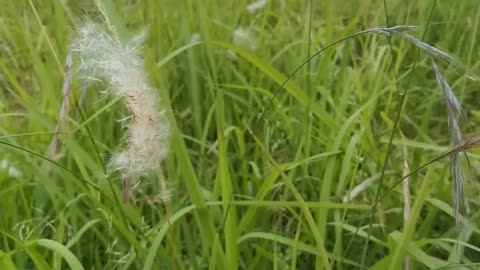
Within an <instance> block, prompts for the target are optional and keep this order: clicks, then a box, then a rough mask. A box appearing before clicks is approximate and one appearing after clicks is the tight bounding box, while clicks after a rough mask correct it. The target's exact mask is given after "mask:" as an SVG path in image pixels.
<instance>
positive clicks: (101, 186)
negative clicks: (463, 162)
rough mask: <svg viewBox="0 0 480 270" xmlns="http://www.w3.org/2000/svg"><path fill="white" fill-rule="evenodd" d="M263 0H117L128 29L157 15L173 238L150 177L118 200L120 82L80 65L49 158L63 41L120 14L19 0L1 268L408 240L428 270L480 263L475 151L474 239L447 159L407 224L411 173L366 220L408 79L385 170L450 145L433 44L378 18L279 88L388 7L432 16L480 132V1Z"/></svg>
mask: <svg viewBox="0 0 480 270" xmlns="http://www.w3.org/2000/svg"><path fill="white" fill-rule="evenodd" d="M252 2H254V1H240V0H239V1H225V0H206V1H194V0H190V1H189V0H176V1H172V0H160V1H158V0H143V1H134V0H128V1H127V0H122V1H102V3H103V5H104V6H105V8H106V10H107V13H108V15H109V18H110V20H111V22H112V23H113V24H114V25H115V27H116V28H117V29H118V30H119V32H120V33H121V35H122V36H123V37H124V38H125V40H126V41H128V40H129V39H130V38H132V37H134V36H135V35H136V34H138V33H141V32H142V31H145V33H146V38H145V45H144V47H143V49H142V52H141V54H142V55H143V57H144V60H145V68H146V70H147V71H148V75H149V79H150V81H151V82H152V84H153V85H154V86H155V87H156V88H157V89H158V92H159V94H160V96H161V97H162V100H163V105H164V106H166V108H168V110H169V117H170V121H171V123H172V125H173V126H174V128H173V129H174V131H173V134H172V143H171V155H170V157H169V158H168V159H167V160H166V162H165V170H166V176H167V179H168V181H169V183H170V186H171V188H172V194H173V198H172V200H171V201H170V202H169V204H168V206H167V207H168V210H169V211H168V212H169V213H170V219H171V220H170V221H171V222H170V223H171V224H172V226H173V230H171V231H170V232H173V237H169V236H168V235H169V229H168V227H169V226H168V222H167V218H166V210H165V206H164V205H161V204H155V203H154V202H153V198H154V197H155V196H156V195H157V194H156V193H155V192H156V190H158V189H157V188H158V187H157V186H156V185H157V184H156V181H154V180H152V178H151V177H145V179H143V181H142V183H141V185H140V186H139V187H137V188H135V189H134V193H133V197H132V200H131V202H130V203H129V204H123V203H120V200H121V184H120V181H119V180H120V177H119V176H118V175H116V174H115V173H112V172H111V171H109V169H108V168H107V166H106V164H108V161H109V157H110V156H111V155H112V154H113V153H115V152H117V151H118V150H119V149H121V148H122V146H123V144H124V141H125V135H124V129H123V128H122V123H121V122H119V120H120V119H122V118H124V117H125V115H126V111H125V109H124V107H123V106H122V104H121V102H119V99H114V98H111V97H109V96H108V95H103V94H102V93H101V91H103V90H105V89H106V87H107V86H106V85H105V84H103V83H101V82H99V83H98V84H97V83H96V84H92V85H85V82H83V81H82V78H81V77H80V76H79V75H78V73H74V79H73V86H72V94H73V97H72V104H73V105H72V108H71V110H70V114H69V119H68V127H67V129H66V130H64V131H65V133H64V134H62V136H61V138H62V145H61V147H60V156H59V157H58V158H57V159H56V160H52V159H50V157H49V147H50V142H51V140H52V136H53V131H54V129H55V126H56V124H57V122H58V112H59V109H60V104H61V102H62V93H61V87H62V83H63V79H64V68H63V65H64V62H65V58H66V57H67V54H68V50H69V47H70V44H71V42H72V40H74V39H75V37H76V31H77V29H78V28H79V27H80V26H81V25H82V24H83V23H84V22H85V21H90V20H93V21H97V22H99V23H101V22H102V19H101V14H100V12H99V10H98V9H97V6H96V5H95V3H94V2H93V1H89V0H81V1H67V0H63V1H62V0H18V1H14V0H4V1H2V8H1V9H0V36H1V37H2V38H1V39H0V88H1V90H2V91H0V132H1V141H0V143H1V145H2V147H1V150H0V159H1V160H0V198H1V201H0V215H1V218H0V232H1V233H0V235H1V242H0V243H1V244H0V266H1V267H0V268H1V269H173V268H176V269H406V268H405V267H406V266H405V265H404V264H405V263H404V261H403V257H404V256H409V257H410V260H411V262H410V269H479V267H480V266H478V265H477V264H475V263H477V262H480V247H479V246H480V235H479V233H480V232H479V228H478V226H477V224H478V222H479V220H480V211H479V210H478V207H477V206H478V203H479V200H478V199H479V188H480V187H479V185H478V181H477V177H478V175H479V174H478V168H480V167H479V166H480V162H479V161H480V159H479V157H480V156H478V155H476V154H475V153H471V154H470V155H469V161H470V167H467V166H465V172H466V173H465V175H466V178H467V181H466V192H467V199H468V202H469V206H470V214H469V226H468V228H464V229H463V236H462V237H460V240H458V239H459V231H458V230H457V228H456V227H455V220H454V219H453V210H452V207H451V201H452V197H451V180H450V173H449V164H448V160H441V161H439V162H436V163H434V164H432V165H430V166H429V167H428V168H427V169H424V170H421V171H420V172H418V173H416V174H414V175H412V176H411V177H410V178H409V183H410V186H409V189H410V193H411V203H412V207H413V208H412V211H411V216H410V218H409V220H408V221H407V222H406V223H405V224H404V218H403V213H404V209H403V198H404V197H405V192H404V191H403V190H402V186H401V185H399V186H397V187H396V188H394V189H393V190H392V191H391V192H390V193H389V194H388V195H387V196H386V197H385V199H383V200H382V201H381V202H380V203H379V204H378V205H377V206H376V208H375V211H374V215H373V218H372V219H366V221H367V222H363V223H362V222H361V221H362V219H363V218H364V217H365V215H366V214H367V212H368V210H369V208H370V207H371V206H372V205H373V204H374V202H375V199H376V189H377V186H378V185H379V183H378V179H379V178H380V175H381V172H382V170H383V169H384V159H385V155H386V153H387V151H386V149H387V147H388V141H389V137H390V133H391V132H392V129H393V127H394V122H395V115H396V113H397V112H398V110H399V102H400V100H401V98H402V94H403V93H405V90H408V91H407V96H406V102H405V104H404V105H403V109H402V111H401V114H400V116H401V117H400V118H399V126H398V130H396V133H395V134H396V135H395V136H394V140H393V144H392V151H391V154H390V155H389V157H388V162H387V163H386V167H385V177H384V179H383V185H384V186H385V187H386V186H390V185H392V184H393V183H395V182H396V181H398V179H400V178H401V176H402V175H404V174H405V173H406V172H408V171H409V170H413V169H415V168H417V167H419V166H421V165H422V164H425V163H426V162H428V161H429V160H431V159H432V158H434V157H436V156H438V155H439V154H441V153H442V151H444V150H445V149H446V148H447V147H448V123H447V118H446V112H445V105H444V103H443V101H442V95H441V92H440V89H439V88H438V86H437V82H436V81H435V75H434V72H433V70H432V68H431V65H430V62H429V60H428V58H427V57H426V55H424V54H423V53H421V52H419V51H418V50H417V49H416V48H415V47H414V46H412V45H411V44H410V43H408V42H407V41H405V40H402V39H399V38H395V37H394V38H392V39H388V38H386V37H383V36H378V35H373V34H369V35H363V36H360V37H358V38H355V39H352V40H349V41H347V42H344V43H341V44H339V45H337V46H335V47H334V48H332V49H330V50H327V51H326V52H324V53H322V54H321V55H319V56H318V57H316V58H314V59H313V60H312V61H311V62H309V63H308V64H307V65H305V66H304V67H303V68H302V69H301V70H300V71H299V72H298V73H297V74H296V75H295V76H294V77H293V78H292V79H291V80H290V81H289V83H288V84H287V85H285V87H284V88H283V89H282V90H281V91H280V92H279V93H278V95H277V96H275V99H274V100H273V102H272V97H273V96H274V94H275V93H276V91H277V89H278V87H279V85H280V84H281V83H282V82H283V81H284V80H285V79H286V78H287V77H288V76H289V75H290V74H291V73H292V72H293V71H294V70H295V68H297V67H298V66H299V65H301V64H302V63H303V62H304V61H305V60H306V59H307V58H308V57H309V56H310V55H312V54H313V53H314V52H315V51H318V50H319V49H321V48H324V47H325V46H327V45H328V44H330V43H332V42H334V41H335V40H338V39H340V38H343V37H345V36H347V35H349V34H352V33H355V32H358V31H361V30H365V29H368V28H374V27H385V26H386V24H387V18H388V24H389V26H393V25H403V24H408V25H420V26H427V25H428V28H427V27H424V28H421V29H419V30H418V31H417V32H415V33H413V34H414V35H416V36H417V37H419V38H421V37H422V35H424V40H425V41H426V42H427V43H429V44H432V45H433V46H435V47H437V48H439V49H441V50H443V51H445V52H447V53H449V54H450V55H452V56H453V57H455V58H456V59H457V60H459V61H461V62H462V63H464V65H465V69H459V68H454V67H452V66H449V65H448V63H443V65H442V70H443V71H444V75H445V77H446V78H447V79H448V80H449V82H450V85H451V86H452V88H453V90H454V92H455V93H456V94H457V95H458V96H459V97H460V100H461V102H462V105H463V106H464V108H465V110H466V112H467V118H466V119H465V120H464V121H463V122H462V130H463V131H464V132H465V133H466V134H469V135H473V134H477V133H479V128H478V123H479V121H478V117H479V115H480V107H479V106H478V102H477V101H478V98H479V94H478V93H479V91H478V90H479V89H478V88H479V83H478V82H477V81H475V80H471V79H469V78H468V76H466V75H468V74H478V71H479V64H480V55H479V53H480V51H479V50H478V45H477V40H478V37H479V33H478V26H479V17H480V6H478V1H476V0H465V1H458V2H454V1H440V0H439V1H436V0H428V1H396V0H388V1H385V2H384V1H378V0H354V1H346V0H345V1H343V0H341V1H300V0H299V1H280V0H278V1H274V0H271V1H267V2H266V5H265V6H264V7H262V8H260V9H258V10H256V11H253V12H250V11H249V10H248V6H249V5H250V4H251V3H252ZM385 3H386V6H385ZM385 9H386V11H385ZM387 16H388V17H387ZM424 32H425V33H424ZM242 34H243V35H242ZM389 44H391V47H390V45H389ZM75 61H79V59H78V58H75V57H74V67H75ZM414 63H416V64H414ZM413 66H415V68H413ZM84 87H86V88H87V92H86V93H87V95H86V97H85V99H84V101H83V103H82V104H78V101H79V99H80V95H81V89H82V88H84ZM365 181H367V182H365ZM369 182H372V184H371V185H370V186H369V187H366V188H363V189H362V191H361V192H360V193H359V194H358V195H357V196H356V197H355V198H352V199H350V200H343V198H345V197H346V196H347V194H349V192H350V191H351V190H353V189H354V188H355V187H357V186H358V185H360V184H362V183H363V184H365V183H369ZM384 189H385V188H384ZM369 227H370V229H369ZM368 232H370V234H371V235H369V236H367V235H368V234H369V233H368ZM407 232H408V233H407ZM367 237H368V238H369V239H370V242H369V244H368V246H365V239H366V238H367ZM349 241H351V243H349ZM399 243H403V245H399ZM349 244H351V245H349ZM460 249H463V250H464V254H463V256H461V255H460V254H459V253H460V252H459V250H460ZM172 258H173V259H172ZM398 258H400V260H399V259H398ZM448 267H450V268H448Z"/></svg>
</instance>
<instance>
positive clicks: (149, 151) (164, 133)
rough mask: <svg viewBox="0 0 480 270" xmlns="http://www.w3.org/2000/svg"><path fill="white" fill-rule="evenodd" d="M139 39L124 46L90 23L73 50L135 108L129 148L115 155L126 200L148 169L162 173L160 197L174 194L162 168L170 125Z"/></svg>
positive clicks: (94, 76) (88, 73)
mask: <svg viewBox="0 0 480 270" xmlns="http://www.w3.org/2000/svg"><path fill="white" fill-rule="evenodd" d="M138 40H139V39H136V40H135V41H134V42H133V43H130V44H127V45H123V44H122V43H121V42H120V41H119V40H118V38H117V37H116V35H115V34H110V33H108V32H107V31H105V30H103V29H102V28H101V27H100V26H98V25H96V24H93V23H87V24H86V25H84V26H83V27H82V28H81V29H80V34H79V37H78V39H77V40H76V41H75V42H74V46H73V47H74V50H75V51H76V52H78V53H79V54H80V58H81V65H80V70H81V72H82V73H83V74H84V75H85V77H86V78H87V80H100V79H105V80H106V81H107V82H108V83H109V84H110V86H111V87H110V89H109V90H108V91H105V93H111V94H113V95H116V96H120V97H122V98H123V100H124V103H125V106H126V108H127V109H128V111H129V113H130V118H131V119H130V123H129V127H128V142H127V145H126V147H125V149H124V150H123V151H122V152H120V153H118V154H116V155H115V156H114V158H113V159H112V160H111V165H112V167H113V168H114V170H117V171H119V172H120V173H121V174H122V176H123V183H124V201H127V200H128V198H129V193H130V185H132V183H134V182H137V181H138V179H139V178H140V177H141V176H142V175H145V174H146V173H148V172H151V171H156V172H157V173H159V175H160V188H161V190H160V195H159V196H157V198H158V199H159V200H161V201H164V202H165V201H168V199H169V197H170V193H169V191H168V188H167V183H166V181H165V178H164V177H163V173H162V161H163V159H164V158H165V157H166V155H167V153H168V149H169V143H168V137H169V124H168V121H167V119H166V116H165V111H164V110H161V109H159V108H158V106H157V101H158V96H157V94H156V92H155V89H154V88H152V87H151V86H150V85H149V83H148V81H147V78H146V74H145V71H144V69H143V61H142V59H141V58H140V57H139V56H138V53H137V52H138V49H139V45H138Z"/></svg>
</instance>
